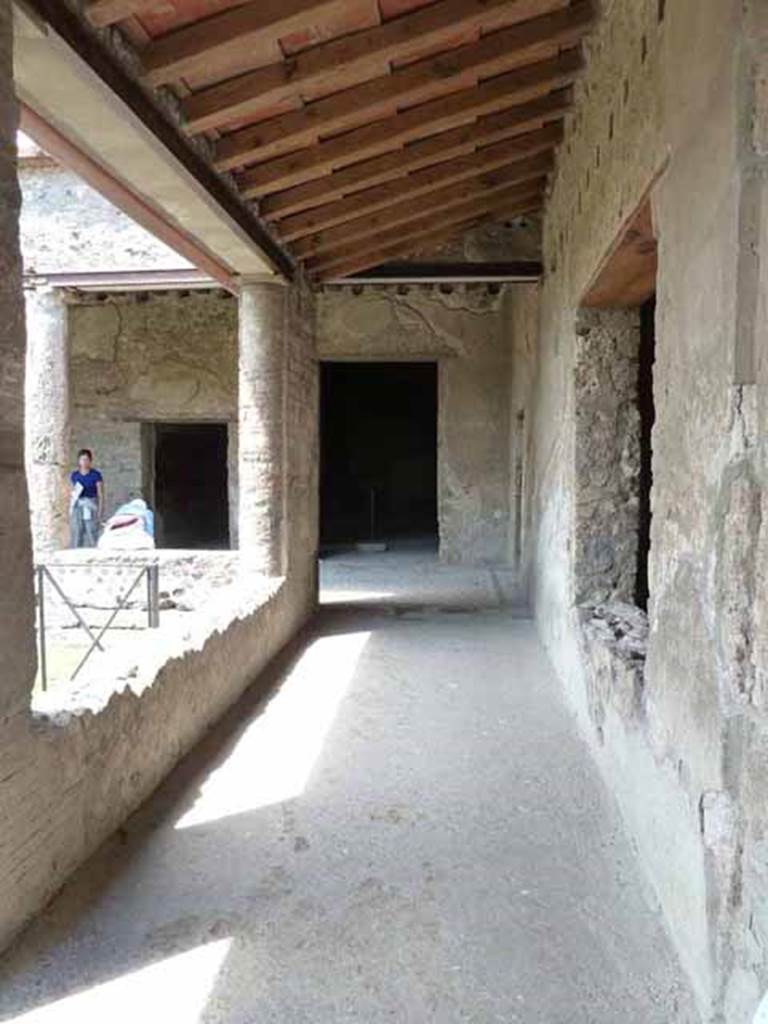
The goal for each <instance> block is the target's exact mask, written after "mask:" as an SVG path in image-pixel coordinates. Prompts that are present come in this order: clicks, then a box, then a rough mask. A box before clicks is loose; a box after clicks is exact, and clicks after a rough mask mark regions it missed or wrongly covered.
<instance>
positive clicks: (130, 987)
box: [11, 939, 232, 1024]
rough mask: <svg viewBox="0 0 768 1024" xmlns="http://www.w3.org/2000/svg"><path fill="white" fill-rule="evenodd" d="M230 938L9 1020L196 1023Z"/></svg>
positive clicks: (25, 1023) (32, 1023) (20, 1023)
mask: <svg viewBox="0 0 768 1024" xmlns="http://www.w3.org/2000/svg"><path fill="white" fill-rule="evenodd" d="M231 941H232V940H231V939H221V940H219V941H218V942H211V943H209V944H208V945H205V946H198V947H197V948H196V949H191V950H188V951H187V952H185V953H179V954H178V955H177V956H172V957H169V958H168V959H167V960H161V961H160V962H159V963H154V964H151V965H150V966H149V967H143V968H141V969H140V970H138V971H132V972H131V973H130V974H124V975H122V976H121V977H119V978H115V979H113V980H112V981H106V982H104V983H103V984H101V985H94V987H93V988H89V989H85V990H84V991H81V992H76V993H75V994H74V995H71V996H67V997H66V998H64V999H57V1000H56V1001H55V1002H53V1003H48V1004H47V1005H46V1006H41V1007H38V1008H37V1009H35V1010H31V1011H30V1012H29V1013H24V1014H22V1015H21V1016H18V1017H13V1018H11V1020H12V1021H14V1022H16V1024H106V1022H109V1024H137V1022H140V1021H145V1022H150V1021H157V1020H162V1019H165V1020H169V1021H171V1020H172V1021H173V1024H198V1022H199V1021H200V1020H201V1018H202V1015H203V1013H204V1011H205V1008H206V1006H207V1003H208V998H209V996H210V994H211V992H212V991H213V988H214V985H215V984H216V978H217V976H218V973H219V970H220V969H221V965H222V964H223V962H224V959H225V957H226V956H227V953H228V952H229V947H230V944H231ZM171 1008H172V1009H171Z"/></svg>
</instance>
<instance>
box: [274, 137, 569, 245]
mask: <svg viewBox="0 0 768 1024" xmlns="http://www.w3.org/2000/svg"><path fill="white" fill-rule="evenodd" d="M552 163H553V158H552V154H551V153H540V154H539V155H538V156H534V157H530V158H529V159H527V160H519V161H517V163H514V164H508V165H506V166H503V167H499V168H497V169H496V170H494V171H488V172H486V173H483V174H480V175H476V176H475V177H473V178H469V179H467V180H466V181H462V182H457V183H454V184H452V185H447V186H446V187H445V188H440V189H436V190H435V191H433V192H431V193H429V194H427V195H420V196H417V197H415V198H410V199H404V200H403V201H402V202H400V203H395V204H394V205H393V206H388V207H386V209H383V210H379V211H378V212H377V213H374V214H370V215H369V216H366V217H358V218H356V219H355V220H350V221H347V222H346V223H345V224H339V225H338V226H337V227H335V228H329V229H328V230H327V231H319V232H317V233H316V234H314V235H308V236H307V237H306V238H301V239H299V240H298V241H297V242H295V243H294V244H293V245H292V246H291V251H292V253H293V255H294V256H296V257H297V258H299V259H306V258H307V257H308V256H314V255H316V254H318V253H321V252H328V251H329V250H332V249H337V248H338V247H339V246H342V245H345V244H347V243H348V242H352V241H354V240H355V239H358V238H365V237H366V236H368V235H372V234H376V233H377V232H378V231H383V230H386V229H387V228H390V227H392V228H394V227H397V225H398V224H405V225H407V224H408V223H409V222H410V221H411V220H412V219H413V218H414V217H420V216H426V215H433V216H434V217H435V219H436V220H439V218H440V217H441V216H442V214H443V212H444V211H445V210H450V209H452V208H453V207H454V206H461V205H462V204H463V203H465V202H468V201H470V200H474V199H479V198H485V197H486V196H490V195H492V194H493V193H494V192H498V191H501V190H503V189H507V188H509V187H510V186H512V185H517V184H520V185H522V184H523V183H527V184H528V185H529V186H530V187H535V188H537V189H538V191H543V188H544V183H545V176H546V175H547V173H548V172H549V171H550V170H551V169H552Z"/></svg>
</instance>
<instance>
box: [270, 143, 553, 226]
mask: <svg viewBox="0 0 768 1024" xmlns="http://www.w3.org/2000/svg"><path fill="white" fill-rule="evenodd" d="M562 137H563V129H562V126H561V125H560V124H553V125H549V126H548V127H547V128H542V129H541V130H540V131H538V132H530V133H529V134H527V135H518V136H515V137H513V138H511V139H505V140H504V141H503V142H497V143H495V144H494V145H492V146H486V147H485V148H484V149H480V150H477V151H476V152H474V153H470V154H468V155H466V156H462V157H458V158H457V159H455V160H444V161H442V162H441V163H439V164H435V165H433V166H431V167H425V168H422V170H420V171H414V172H413V173H412V174H408V175H406V176H405V177H403V178H398V179H397V180H396V181H391V182H388V183H387V184H385V185H379V186H378V187H377V188H371V189H366V190H365V191H364V192H356V193H355V194H354V195H352V196H347V197H346V198H344V199H339V200H337V201H336V202H335V203H328V204H327V205H325V206H318V207H316V208H315V209H314V210H311V211H310V212H309V213H301V214H297V215H296V216H295V217H288V218H287V219H286V220H283V221H280V222H279V223H278V224H277V225H276V227H275V231H276V233H277V235H278V237H279V238H280V239H281V240H282V241H284V242H294V241H296V240H297V239H300V238H304V237H305V236H307V235H311V236H312V237H313V238H314V237H317V232H321V233H322V232H324V231H327V230H328V229H330V228H333V227H336V226H337V225H339V224H344V223H345V222H346V221H350V220H354V219H355V218H357V217H360V216H362V215H363V214H367V215H371V214H374V213H376V212H377V211H379V210H383V209H386V208H387V207H391V206H393V205H396V204H397V205H399V204H400V203H401V202H402V201H403V200H406V199H415V198H416V197H417V196H421V195H428V194H429V193H431V192H434V191H435V190H436V189H439V188H441V187H442V186H445V185H447V184H448V183H449V182H460V181H464V180H465V179H467V178H474V177H477V176H478V175H480V174H483V173H485V172H487V171H493V170H495V169H496V168H499V167H504V166H507V165H510V164H514V162H515V161H518V163H520V164H525V163H526V162H527V161H526V160H525V158H526V157H534V156H536V155H537V154H539V153H546V152H547V151H550V150H552V149H553V148H554V147H555V146H557V145H558V144H559V143H560V142H561V141H562ZM536 166H539V165H538V164H537V165H536ZM541 166H543V164H541ZM550 166H551V158H550V160H549V162H548V163H547V164H546V171H548V170H549V169H550ZM546 171H539V172H537V173H546Z"/></svg>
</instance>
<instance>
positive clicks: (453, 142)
mask: <svg viewBox="0 0 768 1024" xmlns="http://www.w3.org/2000/svg"><path fill="white" fill-rule="evenodd" d="M571 102H572V96H571V92H570V90H569V89H558V90H557V91H555V92H552V93H550V94H549V95H547V96H542V97H541V98H540V99H536V100H531V102H530V103H524V104H521V105H520V106H516V107H509V108H507V109H506V110H501V111H499V112H498V113H496V114H487V115H486V116H484V117H480V118H478V119H477V120H476V121H470V122H469V124H464V125H461V126H460V127H459V128H452V129H451V130H449V131H447V132H441V133H440V134H439V135H432V136H430V137H429V138H427V139H419V140H418V141H416V142H411V143H409V144H408V145H406V146H402V147H400V148H399V149H395V150H392V151H391V152H389V153H383V154H382V155H381V156H376V157H372V158H371V159H369V160H361V161H360V162H359V163H355V164H352V165H351V166H350V167H344V168H342V169H341V170H338V171H334V172H333V173H331V174H329V175H326V176H325V177H323V178H316V179H315V180H313V181H308V182H305V183H304V184H303V185H296V186H294V187H293V188H289V189H286V190H285V191H284V192H277V193H275V194H273V195H270V196H267V197H265V198H264V199H263V200H262V202H261V203H260V204H259V212H260V214H261V215H262V216H263V217H265V218H266V219H267V220H276V221H280V220H282V219H284V218H287V217H290V216H291V215H296V214H300V213H301V212H302V211H304V210H313V209H314V208H315V207H320V206H326V205H328V204H330V203H332V202H334V201H340V200H342V199H344V198H345V197H348V200H350V201H351V199H352V196H351V195H350V193H351V194H357V193H358V192H359V191H361V190H362V189H365V188H370V187H372V186H374V185H379V184H382V183H385V182H388V181H393V180H396V179H397V178H401V177H403V176H404V175H406V174H408V173H410V172H413V171H416V170H419V169H420V168H423V167H428V166H429V165H430V164H435V163H437V162H443V163H444V162H446V161H448V160H451V159H453V158H455V157H461V156H464V155H466V154H468V153H472V152H474V150H475V149H476V148H477V147H479V146H483V145H489V144H490V143H493V142H498V141H501V140H502V139H505V138H509V137H514V136H516V135H523V134H527V133H529V132H532V131H535V130H536V129H541V128H543V127H544V125H545V122H546V121H547V120H548V119H554V118H559V117H562V115H563V114H565V112H566V111H567V110H568V109H569V107H570V106H571ZM243 192H244V194H245V195H246V196H251V197H253V196H255V195H256V194H257V193H256V192H255V191H250V190H249V189H248V188H246V187H243ZM299 223H301V222H299ZM319 226H320V225H319V224H318V225H313V227H312V230H316V229H317V228H318V227H319Z"/></svg>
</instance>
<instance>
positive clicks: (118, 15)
mask: <svg viewBox="0 0 768 1024" xmlns="http://www.w3.org/2000/svg"><path fill="white" fill-rule="evenodd" d="M162 6H163V0H92V2H91V3H90V4H88V6H87V7H86V9H85V13H86V15H87V17H88V20H89V21H90V22H91V24H92V25H96V27H97V28H103V27H104V26H106V25H113V24H114V23H115V22H116V21H124V20H125V19H126V18H132V17H135V16H136V15H137V14H138V15H141V14H151V13H152V11H155V10H157V8H158V7H162Z"/></svg>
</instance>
